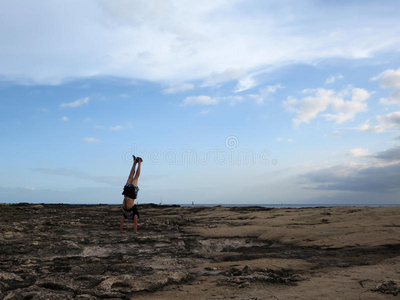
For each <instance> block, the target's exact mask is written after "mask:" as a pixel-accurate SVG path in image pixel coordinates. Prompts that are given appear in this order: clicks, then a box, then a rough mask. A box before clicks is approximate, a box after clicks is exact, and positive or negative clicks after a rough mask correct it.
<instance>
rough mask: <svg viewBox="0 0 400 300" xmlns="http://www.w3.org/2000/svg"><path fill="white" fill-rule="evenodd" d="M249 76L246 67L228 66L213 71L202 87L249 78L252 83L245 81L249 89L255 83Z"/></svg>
mask: <svg viewBox="0 0 400 300" xmlns="http://www.w3.org/2000/svg"><path fill="white" fill-rule="evenodd" d="M247 78H248V77H247V75H246V71H245V70H244V69H235V68H227V69H225V70H223V71H222V72H212V73H211V74H210V75H208V76H206V78H205V79H204V81H203V83H202V85H201V86H202V87H207V86H215V85H219V84H221V83H224V82H226V81H231V80H243V82H246V81H247V80H249V81H251V83H245V85H246V88H245V89H247V88H249V87H250V86H253V85H252V84H253V83H254V82H253V81H252V80H251V79H250V76H249V78H248V79H247Z"/></svg>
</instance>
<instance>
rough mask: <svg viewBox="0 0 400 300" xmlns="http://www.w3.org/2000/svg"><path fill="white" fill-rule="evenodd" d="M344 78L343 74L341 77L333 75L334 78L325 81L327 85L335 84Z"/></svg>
mask: <svg viewBox="0 0 400 300" xmlns="http://www.w3.org/2000/svg"><path fill="white" fill-rule="evenodd" d="M342 78H343V75H342V74H339V75H336V76H335V75H332V76H330V77H328V78H327V79H326V80H325V83H326V84H330V83H334V82H335V81H336V80H337V79H342Z"/></svg>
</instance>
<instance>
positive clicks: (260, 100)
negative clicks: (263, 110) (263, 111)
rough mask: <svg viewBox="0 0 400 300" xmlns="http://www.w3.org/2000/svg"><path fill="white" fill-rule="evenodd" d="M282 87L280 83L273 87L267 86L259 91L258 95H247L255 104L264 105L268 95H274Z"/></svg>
mask: <svg viewBox="0 0 400 300" xmlns="http://www.w3.org/2000/svg"><path fill="white" fill-rule="evenodd" d="M283 88H284V86H283V85H282V84H280V83H278V84H275V85H268V86H266V87H264V88H260V89H259V93H258V94H251V95H249V97H250V98H252V99H254V100H255V101H256V103H257V104H260V105H261V104H264V102H265V100H267V99H268V97H269V95H270V94H273V93H275V92H276V91H277V90H278V89H283Z"/></svg>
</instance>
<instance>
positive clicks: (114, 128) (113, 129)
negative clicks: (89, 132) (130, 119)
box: [110, 125, 124, 131]
mask: <svg viewBox="0 0 400 300" xmlns="http://www.w3.org/2000/svg"><path fill="white" fill-rule="evenodd" d="M123 128H124V127H122V126H121V125H117V126H111V127H110V130H112V131H118V130H121V129H123Z"/></svg>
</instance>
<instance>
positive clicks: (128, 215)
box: [122, 205, 139, 220]
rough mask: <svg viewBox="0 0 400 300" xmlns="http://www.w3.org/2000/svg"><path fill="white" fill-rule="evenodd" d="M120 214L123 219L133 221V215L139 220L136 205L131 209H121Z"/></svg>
mask: <svg viewBox="0 0 400 300" xmlns="http://www.w3.org/2000/svg"><path fill="white" fill-rule="evenodd" d="M122 214H123V215H124V217H125V219H131V220H133V218H134V217H135V215H137V216H138V218H139V211H138V209H137V207H136V205H134V206H132V208H130V209H128V210H126V209H124V208H122Z"/></svg>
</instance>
